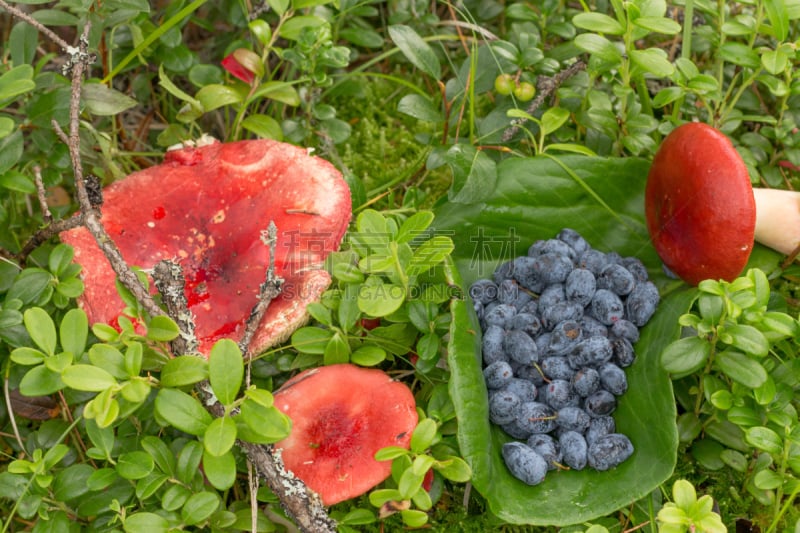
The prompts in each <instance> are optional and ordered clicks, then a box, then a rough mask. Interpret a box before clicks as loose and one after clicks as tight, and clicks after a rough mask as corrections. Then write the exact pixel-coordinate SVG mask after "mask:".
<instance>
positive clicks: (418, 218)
mask: <svg viewBox="0 0 800 533" xmlns="http://www.w3.org/2000/svg"><path fill="white" fill-rule="evenodd" d="M433 219H434V216H433V213H432V212H431V211H418V212H416V213H414V214H413V215H411V216H410V217H408V218H407V219H406V220H404V221H403V223H402V224H401V225H400V229H398V230H397V236H396V237H395V241H396V242H398V243H400V242H411V241H412V240H414V239H417V238H419V237H420V236H422V235H423V233H424V232H425V230H426V229H428V227H430V225H431V223H432V222H433Z"/></svg>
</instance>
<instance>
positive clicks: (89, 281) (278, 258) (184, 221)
mask: <svg viewBox="0 0 800 533" xmlns="http://www.w3.org/2000/svg"><path fill="white" fill-rule="evenodd" d="M103 196H104V203H103V206H102V222H103V224H104V225H105V227H106V229H107V231H108V233H109V234H110V236H111V238H112V239H113V240H114V241H115V242H116V244H117V246H118V247H119V249H120V252H121V253H122V256H123V257H124V258H125V260H126V262H127V263H128V264H130V265H135V266H138V267H141V268H143V269H150V268H152V267H153V266H154V265H155V264H156V263H157V262H158V261H160V260H162V259H171V260H175V261H177V262H178V263H179V264H180V265H181V266H182V268H183V271H184V274H185V277H186V280H187V284H186V289H185V293H186V297H187V300H188V303H189V310H190V311H191V312H192V313H193V314H194V316H195V323H196V334H197V337H198V341H199V350H200V351H201V352H202V353H204V354H208V352H209V350H210V348H211V346H212V344H213V343H214V342H215V341H217V340H219V339H221V338H231V339H234V340H239V339H240V338H241V336H242V334H243V332H244V328H245V323H246V320H247V317H248V316H249V315H250V312H251V310H252V309H253V306H254V305H255V304H256V302H257V296H258V293H259V286H260V285H261V283H263V282H264V280H265V279H266V268H267V266H268V264H269V260H270V257H269V247H268V246H267V245H266V244H265V243H264V242H263V241H262V233H263V232H264V231H265V230H266V229H267V227H268V224H269V222H270V221H273V222H274V223H275V224H276V226H277V229H278V240H277V246H276V253H275V258H274V259H275V266H276V274H277V275H278V276H281V277H282V278H284V279H285V282H284V284H283V291H282V293H281V295H280V296H279V297H278V298H277V299H276V300H274V301H273V302H272V303H271V304H270V306H269V309H268V311H267V313H266V315H265V316H264V318H263V320H262V321H261V324H260V327H259V329H258V331H257V333H256V335H255V337H254V339H253V342H252V343H251V346H250V348H251V350H250V351H251V353H253V354H257V353H260V352H261V351H263V350H264V349H266V348H268V347H269V346H271V345H273V344H275V343H278V342H281V341H283V340H285V338H287V337H288V335H290V334H291V332H292V331H293V330H294V329H296V328H297V327H298V326H299V325H300V324H301V323H302V322H304V321H305V319H306V312H305V307H306V304H307V303H308V302H310V301H314V300H316V299H318V298H319V296H320V295H321V293H322V292H323V291H324V290H325V289H326V288H327V286H328V285H329V283H330V276H329V275H328V274H327V273H326V272H325V271H324V270H321V267H322V262H323V261H324V259H325V257H326V256H327V254H328V253H329V252H330V251H332V250H335V249H337V248H338V246H339V243H340V241H341V239H342V237H343V235H344V232H345V230H346V229H347V225H348V223H349V221H350V217H351V204H350V191H349V189H348V187H347V184H346V183H345V181H344V180H343V179H342V177H341V174H340V173H339V172H338V171H337V170H336V169H335V168H334V167H333V165H331V164H330V163H328V162H327V161H325V160H323V159H321V158H318V157H312V156H310V155H309V154H308V152H307V151H306V150H304V149H301V148H298V147H296V146H292V145H289V144H285V143H280V142H276V141H270V140H254V141H240V142H234V143H219V142H216V141H214V142H212V143H211V144H208V145H205V146H201V147H184V148H181V149H178V150H174V151H170V152H168V153H167V154H166V157H165V160H164V162H163V163H161V164H159V165H156V166H153V167H150V168H148V169H145V170H141V171H139V172H135V173H133V174H131V175H130V176H128V177H127V178H125V179H123V180H120V181H118V182H115V183H113V184H112V185H110V186H108V187H106V188H105V190H104V192H103ZM61 238H62V240H63V241H64V242H66V243H68V244H70V245H72V246H73V247H74V248H75V261H76V262H78V263H79V264H81V265H82V266H83V271H82V276H83V279H84V283H85V286H86V290H85V292H84V294H83V296H82V297H81V298H80V299H79V304H80V305H81V307H83V309H84V310H85V311H86V313H87V315H88V316H89V320H90V322H91V323H96V322H104V323H111V324H114V323H115V322H116V320H117V319H118V317H119V315H120V314H121V313H122V311H123V309H124V304H123V302H122V300H121V299H120V298H119V296H118V295H117V293H116V289H115V286H114V282H115V279H116V278H115V274H114V272H113V271H112V269H111V266H110V265H109V263H108V261H107V260H106V258H105V256H103V254H102V252H101V251H100V249H99V248H98V247H97V243H96V242H95V240H94V238H93V237H92V236H91V235H90V234H89V232H88V231H87V230H86V229H85V228H78V229H73V230H70V231H67V232H64V233H63V234H62V235H61ZM151 286H152V283H151Z"/></svg>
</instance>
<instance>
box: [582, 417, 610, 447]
mask: <svg viewBox="0 0 800 533" xmlns="http://www.w3.org/2000/svg"><path fill="white" fill-rule="evenodd" d="M616 430H617V425H616V423H615V422H614V418H613V417H610V416H608V415H605V416H596V417H593V418H592V420H591V421H590V422H589V429H587V430H586V433H585V434H584V436H585V437H586V442H587V443H588V444H589V445H590V446H591V445H592V444H593V443H594V441H596V440H597V439H599V438H600V437H603V436H605V435H608V434H609V433H614V432H615V431H616Z"/></svg>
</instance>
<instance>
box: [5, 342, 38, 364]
mask: <svg viewBox="0 0 800 533" xmlns="http://www.w3.org/2000/svg"><path fill="white" fill-rule="evenodd" d="M46 357H47V355H45V354H44V353H43V352H41V351H39V350H37V349H35V348H28V347H25V346H23V347H22V348H16V349H14V351H13V352H11V360H12V361H14V362H15V363H17V364H18V365H25V366H29V365H38V364H41V363H43V362H44V360H45V358H46Z"/></svg>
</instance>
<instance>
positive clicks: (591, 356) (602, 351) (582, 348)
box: [568, 336, 614, 369]
mask: <svg viewBox="0 0 800 533" xmlns="http://www.w3.org/2000/svg"><path fill="white" fill-rule="evenodd" d="M613 355H614V350H613V346H612V344H611V341H610V340H609V339H608V337H598V336H595V337H589V338H588V339H582V340H581V341H580V342H579V343H578V344H577V345H576V346H575V349H574V350H572V353H570V355H569V356H568V361H569V364H570V365H571V366H572V368H575V369H578V368H582V367H585V366H595V367H596V366H600V365H602V364H603V363H605V362H607V361H609V360H611V357H612V356H613Z"/></svg>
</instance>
